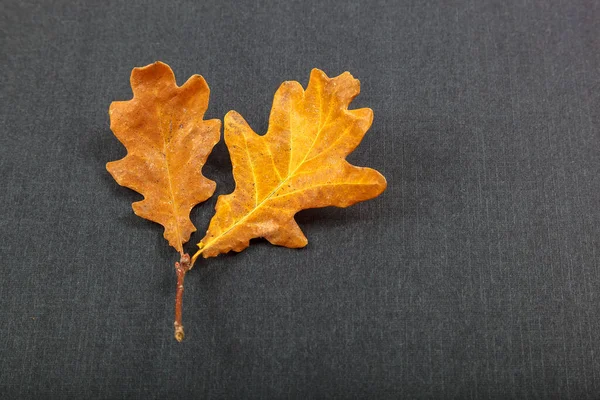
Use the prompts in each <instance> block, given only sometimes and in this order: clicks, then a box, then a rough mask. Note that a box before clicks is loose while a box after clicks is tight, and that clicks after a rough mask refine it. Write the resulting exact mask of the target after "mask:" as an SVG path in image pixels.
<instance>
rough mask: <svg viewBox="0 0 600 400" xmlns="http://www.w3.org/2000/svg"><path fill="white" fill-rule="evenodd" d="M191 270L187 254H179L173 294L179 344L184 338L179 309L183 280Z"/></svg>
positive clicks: (181, 299)
mask: <svg viewBox="0 0 600 400" xmlns="http://www.w3.org/2000/svg"><path fill="white" fill-rule="evenodd" d="M190 268H192V264H191V262H190V255H189V254H187V253H186V254H183V253H182V254H181V259H180V260H179V261H178V262H176V263H175V272H176V273H177V291H176V293H175V322H174V323H173V325H174V326H175V339H176V340H177V341H178V342H181V341H182V340H183V338H184V337H185V333H184V331H183V324H182V323H181V313H182V312H181V309H182V305H183V280H184V278H185V274H186V272H188V271H189V270H190Z"/></svg>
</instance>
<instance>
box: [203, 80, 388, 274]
mask: <svg viewBox="0 0 600 400" xmlns="http://www.w3.org/2000/svg"><path fill="white" fill-rule="evenodd" d="M359 92H360V83H359V81H358V80H357V79H354V78H353V77H352V75H350V73H348V72H345V73H343V74H342V75H340V76H338V77H335V78H328V77H327V76H326V75H325V73H324V72H322V71H320V70H318V69H314V70H313V71H312V73H311V75H310V81H309V83H308V86H307V89H306V91H305V90H303V88H302V86H301V85H300V84H299V83H298V82H284V83H283V84H282V85H281V86H280V88H279V90H277V93H276V94H275V97H274V100H273V107H272V110H271V116H270V120H269V129H268V131H267V133H266V134H265V135H264V136H259V135H257V134H256V133H255V132H254V131H253V130H252V129H251V128H250V127H249V126H248V124H247V123H246V121H245V120H244V119H243V118H242V117H241V116H240V115H239V114H238V113H236V112H235V111H230V112H229V113H228V114H227V115H226V116H225V142H226V144H227V147H228V149H229V153H230V155H231V162H232V165H233V175H234V178H235V182H236V187H235V190H234V191H233V193H231V194H229V195H225V196H219V199H218V201H217V205H216V213H215V215H214V217H213V218H212V220H211V222H210V226H209V228H208V231H207V233H206V236H205V237H204V238H203V239H202V241H201V242H200V243H199V244H198V246H199V248H200V250H199V251H198V252H197V253H196V254H195V255H194V257H193V258H192V263H193V262H194V261H195V260H196V259H197V257H198V256H199V255H202V256H203V257H213V256H216V255H219V254H221V253H227V252H229V251H230V250H233V251H238V252H239V251H242V250H243V249H245V248H246V247H248V245H249V241H250V240H251V239H253V238H257V237H264V238H266V239H267V240H268V241H269V242H271V243H272V244H274V245H280V246H286V247H292V248H297V247H303V246H305V245H306V244H307V243H308V241H307V239H306V237H305V236H304V234H303V233H302V231H301V230H300V227H299V226H298V225H297V223H296V221H295V220H294V215H295V214H296V213H297V212H298V211H300V210H304V209H307V208H317V207H326V206H337V207H347V206H350V205H352V204H354V203H357V202H359V201H364V200H368V199H371V198H373V197H376V196H378V195H379V194H380V193H381V192H383V191H384V190H385V188H386V181H385V178H384V177H383V176H382V175H381V174H380V173H379V172H377V171H375V170H373V169H370V168H362V167H356V166H353V165H351V164H350V163H348V162H347V161H346V160H345V158H346V156H347V155H348V154H350V153H351V152H352V150H354V149H355V148H356V147H357V146H358V144H359V143H360V142H361V140H362V138H363V136H364V135H365V133H366V131H367V130H368V129H369V127H370V126H371V122H372V120H373V112H372V110H371V109H369V108H362V109H355V110H348V105H349V104H350V102H351V101H352V99H353V98H354V97H355V96H356V95H358V93H359Z"/></svg>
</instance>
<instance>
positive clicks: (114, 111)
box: [106, 62, 221, 340]
mask: <svg viewBox="0 0 600 400" xmlns="http://www.w3.org/2000/svg"><path fill="white" fill-rule="evenodd" d="M131 88H132V90H133V99H131V100H129V101H115V102H113V103H112V104H111V106H110V110H109V114H110V123H111V124H110V127H111V129H112V131H113V133H114V134H115V136H116V137H117V138H118V139H119V141H121V143H123V145H124V146H125V147H126V149H127V155H126V156H125V157H124V158H123V159H121V160H118V161H113V162H109V163H107V164H106V169H107V170H108V172H110V174H111V175H112V176H113V177H114V178H115V180H116V181H117V182H118V183H119V185H122V186H126V187H128V188H130V189H133V190H135V191H136V192H138V193H141V194H142V195H143V196H144V200H142V201H138V202H135V203H133V211H134V212H135V213H136V214H137V215H139V216H140V217H142V218H146V219H149V220H151V221H154V222H157V223H159V224H161V225H163V226H164V228H165V231H164V237H165V239H167V240H168V241H169V244H170V245H171V246H173V247H174V248H175V249H176V250H177V251H178V252H179V253H180V254H181V261H180V262H179V263H177V264H176V270H177V277H178V284H177V300H176V311H175V314H176V315H175V328H176V338H177V339H178V340H181V339H183V327H181V298H182V295H183V277H184V275H185V273H186V272H187V270H188V269H189V268H190V262H189V256H188V255H187V254H184V252H183V244H184V243H186V242H187V241H188V240H189V238H190V235H191V234H192V232H194V231H195V230H196V228H195V227H194V225H193V224H192V222H191V221H190V218H189V215H190V211H191V209H192V208H193V207H194V206H195V205H196V204H198V203H200V202H203V201H205V200H206V199H208V198H209V197H210V196H212V194H213V193H214V191H215V186H216V184H215V182H214V181H211V180H210V179H207V178H206V177H204V176H203V175H202V173H201V169H202V166H203V165H204V163H205V162H206V159H207V157H208V155H209V154H210V152H211V151H212V148H213V147H214V145H215V144H216V143H217V142H218V141H219V136H220V133H219V132H220V127H221V122H220V121H219V120H217V119H212V120H204V119H203V117H204V113H205V112H206V109H207V108H208V98H209V93H210V91H209V88H208V85H207V84H206V81H205V80H204V78H202V77H201V76H200V75H193V76H192V77H191V78H190V79H189V80H188V81H187V82H186V83H185V84H184V85H183V86H181V87H178V86H177V84H176V82H175V76H174V74H173V71H172V70H171V68H170V67H169V66H168V65H166V64H164V63H161V62H156V63H154V64H151V65H148V66H146V67H143V68H134V69H133V71H132V72H131Z"/></svg>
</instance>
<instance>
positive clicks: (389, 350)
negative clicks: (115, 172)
mask: <svg viewBox="0 0 600 400" xmlns="http://www.w3.org/2000/svg"><path fill="white" fill-rule="evenodd" d="M0 10H1V12H0V35H1V43H2V47H1V53H0V54H1V65H2V78H1V81H2V90H1V96H2V110H1V111H0V123H1V127H2V133H1V135H0V176H1V183H2V190H1V191H0V202H1V206H2V213H1V216H0V235H1V240H0V252H1V260H2V273H1V274H0V290H1V308H0V318H1V322H0V352H1V354H0V392H1V393H2V395H3V396H2V397H3V398H7V399H8V398H33V397H38V398H175V397H176V396H177V397H178V398H191V397H196V398H200V397H202V398H334V397H335V398H424V399H437V398H457V399H479V398H482V399H487V398H493V399H496V398H518V399H521V398H540V399H544V398H559V399H560V398H562V399H568V398H571V399H584V398H590V399H594V398H596V399H597V398H600V333H599V332H600V131H599V125H600V4H599V3H598V2H597V1H592V0H590V1H574V0H561V1H548V0H518V1H512V0H511V1H505V0H502V1H479V0H464V1H463V0H460V1H437V2H435V1H411V2H408V1H405V2H393V1H362V2H354V1H351V2H342V1H340V2H335V3H334V2H329V1H318V2H310V1H306V2H300V1H298V2H291V3H288V2H272V3H264V2H259V1H253V2H240V3H236V2H234V1H226V2H222V1H213V2H191V1H190V2H187V1H164V2H160V1H149V2H136V1H122V2H105V1H88V2H84V1H78V2H77V1H74V2H61V1H45V2H42V1H39V2H31V1H16V0H4V1H2V4H1V6H0ZM155 60H162V61H164V62H166V63H168V64H170V65H171V67H172V68H173V70H174V72H175V75H176V77H177V80H178V82H179V83H180V84H181V83H183V82H184V81H185V80H186V79H187V78H188V77H189V76H190V75H192V74H194V73H199V74H201V75H203V76H204V77H205V78H206V80H207V81H208V83H209V85H210V87H211V90H212V94H211V103H210V106H209V111H208V113H207V117H208V118H222V117H223V115H224V114H225V113H226V112H227V111H228V110H230V109H235V110H237V111H239V112H240V113H241V114H242V115H243V116H244V117H245V118H247V120H248V122H249V123H250V124H251V126H252V127H253V128H254V129H255V130H256V131H258V132H265V131H266V128H267V122H268V116H269V111H270V107H271V101H272V96H273V93H274V92H275V90H276V89H277V87H278V86H279V84H280V83H281V82H283V81H285V80H298V81H300V82H301V83H302V84H303V85H306V82H307V80H308V76H309V73H310V70H311V68H313V67H318V68H321V69H323V70H324V71H325V72H326V73H327V74H329V75H330V76H335V75H338V74H340V73H342V72H343V71H345V70H348V71H350V72H352V74H354V76H356V77H357V78H359V79H360V80H361V82H362V93H361V94H360V96H359V97H358V98H357V99H356V101H355V102H354V103H353V105H354V107H357V108H358V107H365V106H368V107H371V108H372V109H373V110H374V112H375V121H374V124H373V127H372V128H371V130H370V131H369V133H368V134H367V136H366V137H365V139H364V141H363V143H362V145H361V146H360V147H359V148H358V149H357V151H355V152H354V153H353V154H352V155H351V157H350V160H351V161H352V162H354V163H355V164H358V165H366V166H370V167H373V168H376V169H378V170H379V171H381V172H382V173H383V174H384V175H385V176H386V177H387V180H388V189H387V191H386V192H385V193H384V194H383V195H382V196H381V197H378V198H377V199H374V200H371V201H368V202H366V203H362V204H359V205H356V206H353V207H351V208H348V209H334V208H328V209H320V210H309V211H304V212H301V213H300V214H299V215H298V216H297V219H298V221H299V223H300V225H301V227H302V229H303V230H304V232H305V233H306V235H307V237H308V238H309V241H310V244H309V245H308V247H306V248H305V249H302V250H290V249H285V248H279V247H274V246H271V245H269V244H268V243H266V242H264V241H260V240H257V241H255V242H253V244H252V246H251V247H250V248H249V249H247V250H246V251H244V252H243V253H240V254H238V255H233V256H222V257H219V258H216V259H210V260H208V261H206V262H203V263H201V264H200V265H199V266H198V267H197V268H196V269H194V270H193V271H192V272H191V273H190V274H188V277H187V279H186V292H185V298H184V324H185V327H186V331H187V337H186V340H185V342H184V343H181V344H179V343H176V342H175V340H174V339H173V338H172V335H173V332H172V331H173V326H172V321H173V304H174V292H175V272H174V269H173V262H174V261H175V260H176V259H177V256H176V253H175V251H174V250H173V249H171V248H169V247H168V245H167V243H166V242H165V240H164V239H163V238H162V228H161V227H160V226H158V225H156V224H153V223H151V222H148V221H145V220H142V219H140V218H138V217H136V216H135V215H134V214H133V212H132V210H131V203H132V202H133V201H136V200H139V199H140V198H141V196H140V195H138V194H136V193H134V192H132V191H130V190H128V189H125V188H122V187H119V186H118V185H117V184H116V183H115V182H114V181H113V179H112V178H111V177H110V175H109V174H108V173H107V172H106V170H105V168H104V165H105V163H106V162H107V161H110V160H115V159H118V158H121V157H122V156H123V155H124V154H125V150H124V148H123V147H122V146H121V145H120V144H119V143H118V141H117V140H116V138H115V137H114V136H113V135H112V133H111V131H110V129H109V118H108V114H107V110H108V106H109V104H110V102H111V101H113V100H127V99H129V98H131V90H130V87H129V74H130V72H131V69H132V68H133V67H135V66H143V65H146V64H149V63H151V62H154V61H155ZM205 174H206V175H207V176H208V177H210V178H212V179H214V180H216V181H217V182H218V189H217V193H218V194H222V193H228V192H230V191H231V190H232V189H233V181H232V177H231V166H230V163H229V159H228V155H227V150H226V148H225V146H224V144H223V143H222V142H221V143H220V144H219V145H218V146H217V147H216V150H215V152H214V153H213V154H212V155H211V157H210V159H209V162H208V165H207V166H206V167H205ZM215 199H216V197H215V198H213V199H211V200H210V201H208V202H206V203H204V204H202V205H200V206H198V207H196V208H195V209H194V210H193V212H192V220H193V221H194V223H195V224H196V226H197V227H198V231H199V232H196V233H195V234H194V235H193V236H192V240H191V242H190V244H189V245H188V246H187V249H188V251H194V248H195V246H194V243H196V242H198V240H199V239H200V238H201V237H202V233H204V231H205V230H206V227H207V224H208V221H209V219H210V217H211V216H212V213H213V207H214V203H215Z"/></svg>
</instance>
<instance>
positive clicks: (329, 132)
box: [106, 62, 386, 341]
mask: <svg viewBox="0 0 600 400" xmlns="http://www.w3.org/2000/svg"><path fill="white" fill-rule="evenodd" d="M131 88H132V89H133V99H131V100H129V101H115V102H113V103H112V104H111V106H110V110H109V114H110V127H111V130H112V131H113V133H114V134H115V136H116V137H117V138H118V139H119V141H120V142H121V143H122V144H123V145H124V146H125V147H126V149H127V155H126V156H125V157H124V158H123V159H121V160H118V161H112V162H109V163H107V164H106V168H107V170H108V171H109V172H110V174H111V175H112V176H113V177H114V179H115V180H116V181H117V182H118V183H119V184H120V185H122V186H126V187H128V188H130V189H133V190H135V191H136V192H138V193H140V194H142V195H143V196H144V200H142V201H138V202H135V203H133V211H134V212H135V214H137V215H138V216H140V217H142V218H146V219H148V220H151V221H154V222H157V223H159V224H161V225H163V226H164V228H165V231H164V237H165V239H167V240H168V242H169V244H170V245H171V246H172V247H174V248H175V249H176V250H177V251H178V252H179V253H180V255H181V259H180V261H179V262H178V263H176V264H175V268H176V272H177V277H178V283H177V294H176V307H175V338H176V339H177V340H178V341H181V340H183V337H184V332H183V326H182V324H181V302H182V296H183V278H184V276H185V273H186V272H187V271H188V270H189V269H191V268H192V266H193V265H194V263H195V262H196V260H197V258H198V257H199V256H200V255H202V256H203V257H205V258H207V257H214V256H217V255H219V254H222V253H227V252H229V251H231V250H233V251H236V252H239V251H242V250H243V249H245V248H246V247H248V245H249V242H250V240H251V239H253V238H258V237H262V238H265V239H267V240H268V241H269V242H270V243H272V244H274V245H279V246H285V247H291V248H300V247H304V246H306V244H307V243H308V240H307V239H306V237H305V236H304V234H303V233H302V231H301V229H300V227H299V226H298V224H297V223H296V221H295V220H294V215H295V214H296V213H297V212H298V211H300V210H304V209H307V208H317V207H326V206H337V207H348V206H350V205H352V204H354V203H357V202H359V201H364V200H368V199H371V198H373V197H376V196H378V195H379V194H381V192H383V191H384V190H385V188H386V181H385V178H384V177H383V176H382V175H381V174H380V173H379V172H377V171H375V170H373V169H370V168H363V167H357V166H354V165H351V164H350V163H348V162H347V161H346V160H345V158H346V156H347V155H348V154H350V153H351V152H352V150H354V149H355V148H356V147H357V146H358V144H359V143H360V142H361V140H362V138H363V136H364V135H365V133H366V132H367V130H368V129H369V127H370V126H371V123H372V121H373V111H372V110H371V109H369V108H361V109H354V110H349V109H348V106H349V104H350V102H351V101H352V99H353V98H354V97H355V96H357V95H358V93H359V92H360V82H359V81H358V80H357V79H354V78H353V77H352V75H350V73H348V72H345V73H343V74H341V75H339V76H337V77H335V78H329V77H327V75H325V73H324V72H323V71H320V70H318V69H313V71H312V72H311V74H310V80H309V83H308V86H307V88H306V90H304V89H303V88H302V86H301V85H300V84H299V83H298V82H295V81H288V82H284V83H283V84H282V85H281V86H280V87H279V89H278V90H277V92H276V93H275V97H274V100H273V107H272V109H271V115H270V118H269V128H268V131H267V133H266V134H265V135H262V136H261V135H257V134H256V133H255V132H254V131H253V130H252V128H250V126H249V125H248V124H247V123H246V121H245V120H244V119H243V118H242V116H241V115H240V114H238V113H237V112H235V111H230V112H229V113H227V115H225V120H224V122H225V133H224V136H225V143H226V145H227V148H228V150H229V154H230V156H231V163H232V166H233V176H234V179H235V184H236V186H235V190H234V191H233V193H231V194H228V195H223V196H219V198H218V200H217V204H216V207H215V215H214V216H213V217H212V219H211V221H210V224H209V227H208V231H207V232H206V235H205V236H204V238H203V239H202V241H201V242H200V243H199V244H198V247H199V249H198V251H197V252H196V253H195V254H194V255H193V257H191V258H190V257H189V255H188V254H185V253H184V251H183V245H184V244H185V243H186V242H187V241H188V240H189V238H190V235H191V234H192V232H194V231H196V228H195V227H194V225H193V224H192V222H191V221H190V218H189V215H190V211H191V209H192V208H193V207H194V206H195V205H197V204H198V203H201V202H203V201H205V200H207V199H208V198H210V197H211V196H212V195H213V193H214V191H215V188H216V183H215V182H214V181H212V180H210V179H207V178H206V177H205V176H203V175H202V172H201V170H202V167H203V165H204V163H205V162H206V159H207V158H208V155H209V154H210V153H211V151H212V149H213V147H214V146H215V144H217V142H218V141H219V139H220V130H221V121H220V120H218V119H211V120H205V119H203V117H204V113H205V112H206V110H207V108H208V98H209V93H210V90H209V88H208V85H207V84H206V81H205V80H204V78H202V77H201V76H200V75H193V76H192V77H191V78H190V79H189V80H188V81H187V82H186V83H185V84H184V85H183V86H180V87H179V86H177V84H176V82H175V76H174V74H173V71H172V70H171V68H170V67H169V66H168V65H166V64H164V63H161V62H156V63H154V64H150V65H148V66H146V67H142V68H134V69H133V71H132V73H131Z"/></svg>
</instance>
